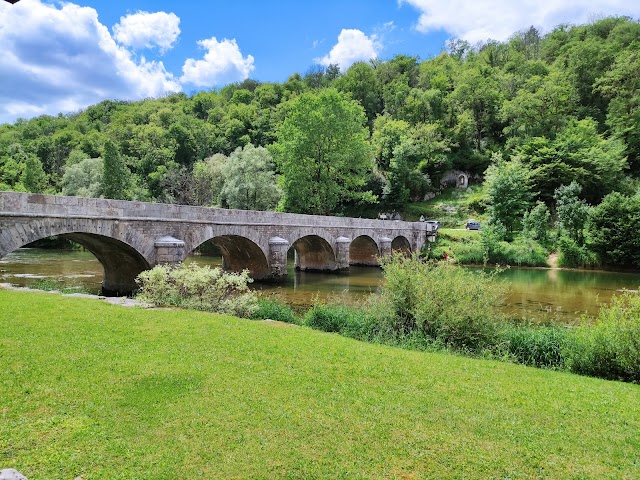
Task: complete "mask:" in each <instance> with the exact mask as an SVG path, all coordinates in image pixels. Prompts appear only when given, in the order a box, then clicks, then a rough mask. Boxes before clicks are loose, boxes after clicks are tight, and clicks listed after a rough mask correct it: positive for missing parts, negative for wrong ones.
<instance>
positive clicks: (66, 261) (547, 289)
mask: <svg viewBox="0 0 640 480" xmlns="http://www.w3.org/2000/svg"><path fill="white" fill-rule="evenodd" d="M188 261H193V262H197V263H198V264H209V265H216V266H218V265H220V264H221V259H220V257H205V256H193V257H190V258H189V259H188ZM498 277H499V278H500V279H502V280H504V281H505V282H507V284H508V286H509V294H508V296H507V298H506V300H505V304H504V305H503V306H502V307H501V308H502V309H503V311H504V312H505V313H507V314H508V315H510V316H511V317H516V318H530V319H533V320H537V321H544V322H546V321H553V322H560V323H575V322H577V321H579V319H580V317H581V315H587V316H593V315H595V314H596V313H597V310H598V307H599V305H600V304H602V303H607V302H609V301H610V300H611V297H612V296H613V295H615V294H617V293H620V292H621V291H622V290H625V289H629V290H636V289H638V287H639V286H640V274H639V273H621V272H602V271H582V270H557V269H555V270H554V269H531V268H510V269H507V270H504V271H502V272H500V273H499V274H498ZM101 281H102V266H101V265H100V263H99V262H98V261H97V260H96V259H95V257H94V256H93V255H92V254H91V253H89V252H85V251H79V250H48V249H38V248H22V249H19V250H16V251H15V252H13V253H11V254H9V255H8V256H6V257H5V258H3V259H1V260H0V282H2V283H11V284H14V285H20V286H37V285H38V284H40V285H42V283H53V282H55V283H61V284H64V285H66V286H77V287H79V288H81V289H82V290H84V291H89V292H91V293H99V291H100V283H101ZM383 282H384V279H383V276H382V272H381V270H380V269H378V268H368V267H352V268H351V270H350V271H349V273H342V274H324V273H305V272H296V271H294V269H293V265H292V264H290V268H289V278H288V280H287V282H286V283H285V284H280V285H274V284H259V283H255V284H253V286H254V288H256V289H257V290H261V291H262V292H263V294H267V295H273V296H275V297H277V298H279V299H281V300H283V301H285V302H286V303H288V304H290V305H292V306H293V307H294V308H296V309H299V310H303V309H305V308H306V307H307V306H309V305H311V304H312V303H313V302H314V300H315V299H316V298H317V299H319V300H321V301H327V300H329V301H331V299H332V298H334V297H340V298H339V301H340V302H344V303H354V304H355V303H357V302H358V301H359V300H362V299H363V298H364V297H365V296H366V295H369V294H370V293H374V292H376V291H377V290H378V289H379V288H380V287H381V286H382V284H383Z"/></svg>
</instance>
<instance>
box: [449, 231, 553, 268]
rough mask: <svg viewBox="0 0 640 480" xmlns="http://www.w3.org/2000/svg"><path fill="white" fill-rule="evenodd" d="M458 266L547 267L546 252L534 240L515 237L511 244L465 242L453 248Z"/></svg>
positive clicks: (483, 240)
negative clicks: (488, 264)
mask: <svg viewBox="0 0 640 480" xmlns="http://www.w3.org/2000/svg"><path fill="white" fill-rule="evenodd" d="M454 249H455V259H456V262H458V263H460V264H475V265H480V264H485V263H490V264H500V265H518V266H529V267H542V266H546V265H547V250H546V249H545V248H544V247H543V246H542V245H540V243H538V242H537V241H535V240H531V239H528V238H522V237H517V238H516V239H515V240H514V241H513V242H511V243H509V242H504V241H495V242H491V243H488V242H486V241H485V239H483V238H479V239H472V240H470V241H465V242H463V243H460V244H458V245H456V246H455V247H454Z"/></svg>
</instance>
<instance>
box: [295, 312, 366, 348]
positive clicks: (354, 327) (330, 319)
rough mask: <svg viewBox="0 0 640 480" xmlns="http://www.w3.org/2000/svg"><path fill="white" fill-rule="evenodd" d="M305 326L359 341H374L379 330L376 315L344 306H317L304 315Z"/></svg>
mask: <svg viewBox="0 0 640 480" xmlns="http://www.w3.org/2000/svg"><path fill="white" fill-rule="evenodd" d="M303 324H304V325H306V326H308V327H311V328H314V329H316V330H322V331H324V332H335V333H340V334H341V335H344V336H346V337H351V338H355V339H358V340H371V339H373V338H374V337H375V335H376V330H377V328H378V322H377V319H376V317H375V316H374V315H372V314H371V313H369V312H367V311H365V310H363V309H360V308H353V307H347V306H344V305H325V304H316V305H314V306H313V307H311V308H310V309H309V310H308V311H307V313H306V314H305V315H304V319H303Z"/></svg>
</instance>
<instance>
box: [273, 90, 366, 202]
mask: <svg viewBox="0 0 640 480" xmlns="http://www.w3.org/2000/svg"><path fill="white" fill-rule="evenodd" d="M365 121H366V120H365V114H364V109H363V108H362V106H360V105H359V104H358V103H357V102H356V101H354V100H351V99H350V98H348V96H347V95H346V94H344V93H340V92H338V91H337V90H335V89H332V88H331V89H326V90H321V91H320V92H318V93H305V94H302V95H300V96H299V97H298V98H296V99H295V100H294V101H293V103H292V104H291V108H290V110H289V111H288V113H287V116H286V118H285V119H284V121H283V122H282V124H281V125H280V128H279V129H278V133H277V136H278V137H277V138H278V141H277V142H276V143H275V144H273V147H272V148H273V150H272V151H273V153H274V156H275V158H276V160H277V162H278V164H279V166H280V168H281V170H282V173H283V175H284V182H283V190H284V204H283V205H284V209H285V210H286V211H289V212H298V213H311V214H319V215H329V214H335V213H337V212H339V211H341V209H342V208H343V207H344V206H345V204H346V203H347V202H351V201H355V202H374V201H375V200H376V198H375V196H374V195H373V194H372V193H371V192H370V191H363V186H364V185H365V183H366V181H367V174H368V172H370V171H371V169H372V155H371V150H370V147H369V143H368V141H367V138H368V136H369V134H368V130H367V128H366V127H365Z"/></svg>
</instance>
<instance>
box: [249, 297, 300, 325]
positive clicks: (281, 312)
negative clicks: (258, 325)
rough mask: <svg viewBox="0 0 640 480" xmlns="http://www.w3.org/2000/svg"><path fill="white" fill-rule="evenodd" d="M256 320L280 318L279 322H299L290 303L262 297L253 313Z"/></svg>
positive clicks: (252, 316)
mask: <svg viewBox="0 0 640 480" xmlns="http://www.w3.org/2000/svg"><path fill="white" fill-rule="evenodd" d="M251 318H253V319H255V320H278V321H279V322H286V323H298V318H297V317H296V314H295V313H294V311H293V310H292V309H291V307H289V306H288V305H284V304H282V303H280V302H278V301H277V300H273V299H267V298H260V299H258V306H257V309H256V311H255V312H253V314H252V315H251Z"/></svg>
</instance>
